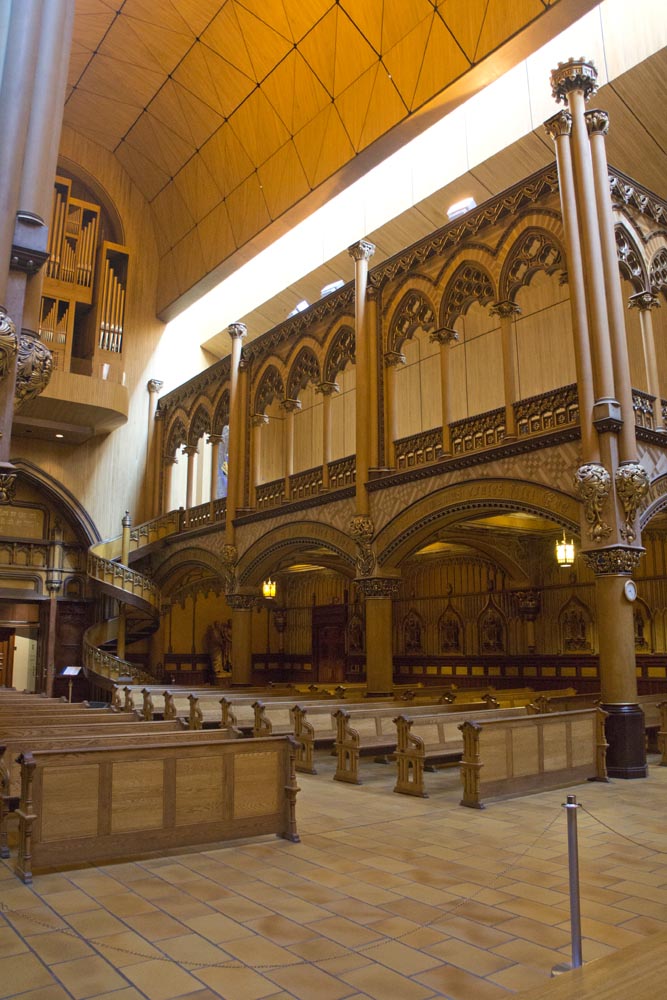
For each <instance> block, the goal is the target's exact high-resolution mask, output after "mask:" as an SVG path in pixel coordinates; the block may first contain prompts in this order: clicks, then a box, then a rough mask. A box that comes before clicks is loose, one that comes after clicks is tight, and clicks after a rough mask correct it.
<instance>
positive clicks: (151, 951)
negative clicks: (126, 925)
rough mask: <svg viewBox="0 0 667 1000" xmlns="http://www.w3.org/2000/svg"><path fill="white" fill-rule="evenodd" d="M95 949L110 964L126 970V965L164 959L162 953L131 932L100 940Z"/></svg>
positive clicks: (111, 935) (110, 935)
mask: <svg viewBox="0 0 667 1000" xmlns="http://www.w3.org/2000/svg"><path fill="white" fill-rule="evenodd" d="M95 947H96V948H97V950H98V951H100V952H101V953H102V955H103V956H104V958H106V960H107V961H108V962H111V964H112V965H115V966H116V967H117V968H119V969H123V968H125V966H126V965H136V964H137V963H138V962H146V961H148V960H149V959H151V958H162V953H161V952H160V951H158V949H157V948H154V947H153V945H152V944H150V943H149V942H148V941H147V940H146V939H145V938H143V937H140V936H139V934H135V933H133V932H132V931H129V930H127V931H122V932H121V933H120V934H109V935H108V936H106V937H102V938H98V939H97V941H96V942H95Z"/></svg>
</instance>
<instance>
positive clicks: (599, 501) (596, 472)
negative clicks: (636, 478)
mask: <svg viewBox="0 0 667 1000" xmlns="http://www.w3.org/2000/svg"><path fill="white" fill-rule="evenodd" d="M574 488H575V490H576V492H577V494H578V495H579V498H580V499H581V501H582V503H583V505H584V515H585V517H586V523H587V524H588V535H589V538H590V539H591V541H593V542H599V541H601V540H602V539H603V538H607V536H608V535H609V534H610V533H611V528H610V526H609V525H608V524H607V523H606V521H604V520H603V519H602V507H603V505H604V503H605V501H606V499H607V497H608V496H609V492H610V490H611V476H610V475H609V473H608V472H607V470H606V469H605V467H604V466H603V465H599V464H598V463H597V462H590V463H589V464H588V465H582V466H580V467H579V468H578V469H577V471H576V472H575V474H574Z"/></svg>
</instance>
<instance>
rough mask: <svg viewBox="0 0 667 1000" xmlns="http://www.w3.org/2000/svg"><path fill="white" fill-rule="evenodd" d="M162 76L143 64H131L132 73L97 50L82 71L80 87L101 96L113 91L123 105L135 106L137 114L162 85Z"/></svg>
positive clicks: (120, 63)
mask: <svg viewBox="0 0 667 1000" xmlns="http://www.w3.org/2000/svg"><path fill="white" fill-rule="evenodd" d="M163 79H164V75H163V74H162V73H161V72H156V71H155V70H150V69H146V68H145V67H143V66H134V67H133V70H132V74H131V75H130V74H128V72H127V64H126V63H122V62H121V61H120V60H119V59H112V58H111V57H109V56H104V55H102V54H101V53H98V54H97V56H96V57H95V59H93V60H92V62H91V64H90V66H89V67H88V69H87V70H86V72H85V73H84V74H83V77H82V79H81V82H80V83H79V87H80V88H81V89H82V90H85V91H87V92H89V93H91V94H100V95H101V96H102V97H105V96H107V95H108V94H110V93H112V94H113V95H114V97H115V98H116V99H117V100H119V101H122V102H123V103H124V104H128V105H132V104H133V105H134V106H135V107H136V109H137V110H136V114H137V115H139V114H140V113H141V112H142V111H143V109H144V108H145V107H146V105H147V104H149V103H150V101H151V100H152V98H153V96H154V94H155V92H156V91H157V90H158V89H159V88H160V87H161V86H162V81H163Z"/></svg>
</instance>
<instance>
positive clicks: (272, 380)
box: [253, 365, 285, 414]
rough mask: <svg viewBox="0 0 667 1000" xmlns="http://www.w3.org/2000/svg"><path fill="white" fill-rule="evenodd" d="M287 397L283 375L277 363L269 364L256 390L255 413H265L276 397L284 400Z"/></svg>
mask: <svg viewBox="0 0 667 1000" xmlns="http://www.w3.org/2000/svg"><path fill="white" fill-rule="evenodd" d="M284 398H285V385H284V382H283V380H282V376H281V374H280V372H279V371H278V369H277V368H276V366H275V365H268V366H267V367H266V368H265V369H264V372H263V374H262V377H261V378H260V380H259V383H258V385H257V389H256V391H255V405H254V409H253V413H257V414H259V413H265V412H266V408H267V406H270V404H271V403H272V402H273V400H274V399H279V400H281V401H282V400H283V399H284Z"/></svg>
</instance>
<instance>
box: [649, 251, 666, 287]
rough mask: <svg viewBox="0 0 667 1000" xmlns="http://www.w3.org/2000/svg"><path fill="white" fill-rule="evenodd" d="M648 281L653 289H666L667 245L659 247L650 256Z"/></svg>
mask: <svg viewBox="0 0 667 1000" xmlns="http://www.w3.org/2000/svg"><path fill="white" fill-rule="evenodd" d="M649 282H650V285H651V288H652V289H653V290H654V291H662V292H664V291H667V247H661V248H660V249H659V250H658V251H657V252H656V253H655V254H654V255H653V257H652V258H651V263H650V265H649Z"/></svg>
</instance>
